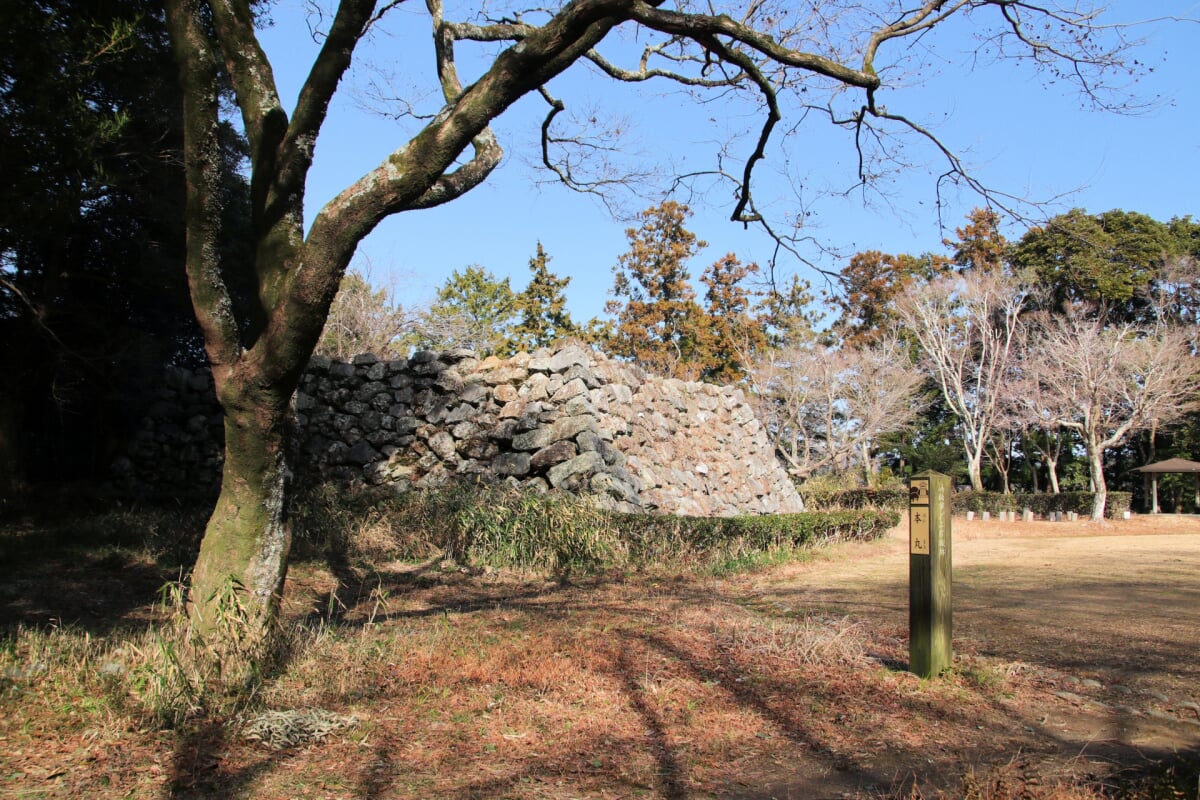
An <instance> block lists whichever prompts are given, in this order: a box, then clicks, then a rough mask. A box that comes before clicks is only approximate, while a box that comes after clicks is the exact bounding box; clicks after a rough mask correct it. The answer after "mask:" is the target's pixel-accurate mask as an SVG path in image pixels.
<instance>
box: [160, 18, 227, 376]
mask: <svg viewBox="0 0 1200 800" xmlns="http://www.w3.org/2000/svg"><path fill="white" fill-rule="evenodd" d="M199 2H200V0H166V3H165V8H166V17H167V25H168V29H169V31H170V35H171V51H172V55H173V56H174V58H175V62H176V65H177V66H178V68H179V74H180V82H181V84H182V85H183V87H184V91H183V126H184V144H183V161H184V174H185V180H186V185H187V201H186V202H187V205H186V212H185V213H186V232H187V233H186V236H187V244H186V248H187V255H186V269H187V276H188V287H189V289H190V292H191V297H192V306H193V308H194V309H195V313H196V320H197V322H199V324H200V330H201V332H202V333H203V335H204V346H205V350H206V351H207V352H208V360H209V362H210V363H211V365H212V368H213V377H214V379H215V380H216V381H217V386H218V388H219V387H220V386H221V385H222V383H223V381H224V379H225V377H226V375H227V374H228V369H227V368H232V367H233V366H234V365H235V364H236V363H237V361H238V359H239V357H240V354H241V346H240V342H239V339H238V326H237V319H236V317H235V315H234V313H233V303H232V300H231V298H230V294H229V288H228V287H227V286H226V285H225V280H224V278H223V277H222V275H221V263H220V256H219V255H218V253H219V248H218V240H219V236H220V230H221V205H220V197H221V191H220V183H221V172H220V170H221V165H220V159H219V155H218V154H219V153H220V141H219V139H218V134H219V130H220V123H219V117H218V111H219V109H218V97H219V94H218V92H217V60H216V54H215V53H214V52H213V48H212V44H211V42H210V41H209V38H208V32H207V31H206V30H205V29H204V26H203V24H202V23H201V21H200V20H201V16H200V9H199Z"/></svg>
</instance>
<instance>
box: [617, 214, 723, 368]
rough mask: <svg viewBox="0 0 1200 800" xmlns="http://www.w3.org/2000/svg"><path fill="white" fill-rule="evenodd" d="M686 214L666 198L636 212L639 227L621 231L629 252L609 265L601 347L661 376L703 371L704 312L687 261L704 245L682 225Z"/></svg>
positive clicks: (686, 216)
mask: <svg viewBox="0 0 1200 800" xmlns="http://www.w3.org/2000/svg"><path fill="white" fill-rule="evenodd" d="M689 216H691V210H690V209H689V208H688V207H687V206H686V205H682V204H680V203H676V202H675V201H673V200H666V201H664V202H663V203H661V204H660V205H657V206H654V207H652V208H649V209H647V210H645V211H643V212H642V214H641V218H642V224H641V227H639V228H630V229H628V230H626V231H625V236H626V238H627V239H628V240H629V252H627V253H625V254H623V255H621V256H620V257H619V259H618V261H617V266H615V267H613V272H614V274H615V276H616V277H615V279H614V281H613V288H612V294H613V297H614V299H612V300H610V301H609V302H608V303H607V304H606V305H605V307H604V308H605V311H607V312H608V313H609V314H612V315H614V316H615V317H616V323H615V325H614V333H613V336H612V338H611V339H610V340H609V341H608V345H607V349H608V350H609V352H611V353H612V354H613V355H616V356H620V357H623V358H630V359H633V360H635V361H637V362H638V363H639V364H641V365H642V366H644V367H646V368H647V369H649V370H651V371H652V372H656V373H659V374H662V375H668V376H672V377H678V378H691V379H694V378H697V377H699V376H700V374H701V373H702V372H703V370H704V364H703V363H702V361H701V360H700V352H699V351H700V348H701V344H700V342H699V338H700V335H701V332H702V328H703V318H704V312H703V311H702V309H701V308H700V306H699V304H698V303H697V302H696V292H695V290H693V289H692V285H691V283H690V277H691V276H690V275H689V274H688V270H687V262H688V260H689V259H690V258H691V257H692V256H694V255H695V254H696V253H697V252H699V251H700V249H701V248H703V247H705V246H706V245H705V243H704V242H702V241H698V240H697V239H696V235H695V234H694V233H692V232H691V231H689V230H688V229H687V228H686V227H685V226H684V224H685V223H686V222H687V219H688V217H689Z"/></svg>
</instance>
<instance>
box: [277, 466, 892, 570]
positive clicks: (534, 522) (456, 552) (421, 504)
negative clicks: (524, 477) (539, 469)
mask: <svg viewBox="0 0 1200 800" xmlns="http://www.w3.org/2000/svg"><path fill="white" fill-rule="evenodd" d="M899 516H900V515H899V513H897V512H895V511H872V510H866V509H859V510H841V511H828V512H808V513H803V514H778V515H774V516H743V517H678V516H671V515H650V514H617V513H613V512H609V511H605V510H603V509H600V508H597V507H596V506H595V505H594V504H592V503H590V502H589V501H587V500H586V499H583V498H579V497H576V496H574V495H569V494H561V493H554V492H551V493H547V494H538V493H533V492H529V491H523V490H519V489H513V488H510V487H506V486H483V485H461V486H453V487H446V488H442V489H438V490H435V491H429V492H419V493H418V492H413V493H410V494H406V495H396V494H394V493H390V492H386V491H383V492H381V491H378V490H363V491H361V492H357V493H346V492H340V493H337V494H332V493H323V492H315V493H312V494H310V495H309V496H308V497H307V499H306V500H305V502H304V503H302V504H301V506H300V509H299V511H298V513H297V523H298V524H297V539H298V542H300V543H302V545H301V548H302V549H305V550H307V551H308V552H307V553H306V554H307V555H309V556H318V557H329V556H335V557H344V558H350V559H361V560H375V559H379V558H425V557H429V556H430V555H438V554H441V555H444V556H446V557H449V558H453V559H455V560H457V561H459V562H460V563H464V564H478V565H487V566H495V567H507V568H516V569H531V570H537V571H545V572H549V573H552V574H554V575H556V576H558V577H560V578H561V577H565V576H567V575H569V574H573V573H580V572H583V573H588V572H597V571H599V570H602V569H605V568H608V567H618V566H635V567H636V566H645V565H650V564H706V563H716V562H726V561H729V560H730V559H737V558H740V557H743V556H747V555H748V554H762V553H768V552H777V551H790V550H794V549H796V548H799V547H804V546H807V545H812V544H820V543H825V542H829V541H835V540H844V539H860V540H861V539H872V538H876V537H878V536H880V535H882V534H883V533H884V532H885V531H886V530H887V529H888V528H890V527H892V526H894V525H896V524H897V522H898V521H899Z"/></svg>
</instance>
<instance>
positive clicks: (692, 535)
mask: <svg viewBox="0 0 1200 800" xmlns="http://www.w3.org/2000/svg"><path fill="white" fill-rule="evenodd" d="M899 522H900V513H899V512H898V511H874V510H857V511H818V512H805V513H801V514H775V515H773V516H761V517H757V516H756V517H751V516H744V517H679V516H668V515H657V514H656V515H640V514H623V515H620V517H619V520H618V525H619V526H620V528H621V538H622V539H623V540H624V541H625V542H626V543H627V544H628V546H629V550H630V556H631V557H632V558H633V559H634V560H638V561H651V562H652V561H657V560H675V559H677V558H679V557H680V556H684V555H688V554H690V555H693V556H701V557H706V558H707V557H710V556H712V555H717V554H720V555H729V554H736V553H744V552H750V551H756V552H765V551H768V550H773V549H779V548H788V549H793V548H797V547H803V546H805V545H813V544H824V543H828V542H833V541H843V540H860V541H866V540H870V539H876V538H879V537H880V536H882V535H883V534H884V533H886V532H887V531H888V530H889V529H890V528H893V527H895V526H896V525H897V524H899Z"/></svg>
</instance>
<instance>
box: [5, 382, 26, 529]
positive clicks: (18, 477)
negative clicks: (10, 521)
mask: <svg viewBox="0 0 1200 800" xmlns="http://www.w3.org/2000/svg"><path fill="white" fill-rule="evenodd" d="M16 388H17V387H15V386H8V387H3V390H2V391H0V510H3V509H5V508H6V506H8V505H9V504H15V503H16V502H17V499H18V497H19V495H20V492H21V486H22V484H23V482H24V481H23V479H24V477H25V459H24V448H23V447H22V446H21V439H20V432H21V418H22V413H21V411H22V409H21V404H22V399H23V398H22V397H20V396H18V393H17V391H16Z"/></svg>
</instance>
